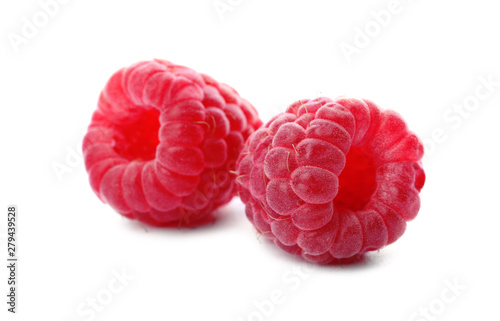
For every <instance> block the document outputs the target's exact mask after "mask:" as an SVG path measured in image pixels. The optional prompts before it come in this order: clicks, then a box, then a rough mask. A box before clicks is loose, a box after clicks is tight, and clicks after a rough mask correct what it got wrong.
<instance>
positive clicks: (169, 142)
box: [83, 60, 262, 226]
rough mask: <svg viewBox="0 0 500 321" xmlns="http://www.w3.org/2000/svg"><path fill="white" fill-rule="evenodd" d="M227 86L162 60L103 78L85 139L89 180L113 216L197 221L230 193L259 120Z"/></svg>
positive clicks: (186, 223) (155, 222) (162, 222)
mask: <svg viewBox="0 0 500 321" xmlns="http://www.w3.org/2000/svg"><path fill="white" fill-rule="evenodd" d="M261 124H262V123H261V121H260V120H259V118H258V116H257V112H256V111H255V109H254V108H253V107H252V105H250V103H248V102H247V101H246V100H244V99H242V98H240V96H239V95H238V93H237V92H236V91H235V90H234V89H232V88H231V87H229V86H227V85H225V84H221V83H218V82H216V81H215V80H213V79H212V78H210V77H209V76H207V75H204V74H199V73H197V72H195V71H194V70H191V69H189V68H186V67H183V66H178V65H174V64H172V63H170V62H167V61H160V60H155V61H146V62H140V63H137V64H135V65H133V66H130V67H128V68H124V69H121V70H120V71H118V72H117V73H115V74H114V75H113V76H112V77H111V79H110V80H109V81H108V83H107V85H106V87H105V88H104V90H103V92H102V93H101V96H100V98H99V103H98V108H97V110H96V111H95V112H94V114H93V116H92V121H91V124H90V126H89V129H88V132H87V134H86V136H85V138H84V140H83V155H84V158H85V166H86V168H87V171H88V174H89V177H90V185H91V187H92V189H93V190H94V192H95V193H96V194H97V196H98V197H99V198H100V199H101V200H102V201H103V202H105V203H108V204H109V205H110V206H111V207H112V208H114V209H115V210H116V211H117V212H118V213H120V214H122V215H123V216H126V217H128V218H131V219H138V220H140V221H142V222H145V223H148V224H151V225H156V226H172V225H184V226H195V225H199V224H203V223H206V222H209V221H211V220H212V219H213V217H212V215H211V213H212V212H213V211H214V210H215V209H216V208H218V207H219V206H221V205H224V204H226V203H227V202H229V201H230V200H231V198H232V197H233V196H234V195H235V187H234V183H233V179H232V177H230V175H231V174H230V172H231V171H232V170H234V167H235V161H236V159H237V157H238V155H239V152H240V150H241V149H242V148H243V144H244V142H245V140H246V139H247V137H248V136H249V135H250V134H251V133H252V132H253V131H254V130H255V129H257V128H258V127H259V126H260V125H261Z"/></svg>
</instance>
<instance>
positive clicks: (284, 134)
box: [236, 97, 425, 264]
mask: <svg viewBox="0 0 500 321" xmlns="http://www.w3.org/2000/svg"><path fill="white" fill-rule="evenodd" d="M422 156H423V145H422V143H421V142H420V140H419V139H418V138H417V136H416V135H415V134H414V133H412V132H410V131H409V130H408V128H407V126H406V124H405V122H404V121H403V119H402V118H401V116H399V115H398V114H397V113H395V112H393V111H389V110H386V111H382V110H381V109H380V108H379V107H377V106H376V105H375V104H374V103H372V102H370V101H368V100H358V99H350V98H343V97H341V98H338V99H336V100H331V99H329V98H318V99H314V100H303V101H298V102H295V103H293V104H292V105H291V106H290V107H289V108H288V109H287V111H286V113H282V114H280V115H277V116H276V117H274V118H273V119H272V120H271V121H270V122H269V123H267V124H266V125H265V126H263V127H261V128H260V129H258V130H257V131H256V132H254V133H253V134H252V135H251V136H250V137H249V139H248V141H247V143H246V144H245V148H244V150H243V151H242V153H241V155H240V157H239V158H238V161H237V165H236V167H237V171H238V177H237V182H238V183H239V184H238V189H239V194H240V196H241V199H242V200H243V202H244V203H245V204H246V214H247V217H248V218H249V219H250V221H251V222H252V223H253V224H254V226H255V227H256V229H257V230H258V232H260V233H262V234H263V235H264V236H266V237H268V238H269V239H271V240H273V241H274V242H275V243H276V245H278V246H279V247H281V248H282V249H284V250H285V251H287V252H290V253H292V254H296V255H300V256H302V257H303V258H305V259H306V260H309V261H312V262H315V263H322V264H326V263H331V262H333V261H337V260H340V259H347V258H351V259H352V258H354V257H360V256H361V255H362V254H364V253H365V252H368V251H374V250H377V249H380V248H381V247H383V246H385V245H388V244H390V243H393V242H394V241H396V240H397V239H398V238H399V237H400V236H401V235H402V234H403V232H404V231H405V228H406V222H407V221H410V220H412V219H413V218H415V216H416V215H417V212H418V210H419V208H420V199H419V192H420V190H421V189H422V187H423V185H424V181H425V174H424V171H423V169H422V164H421V159H422Z"/></svg>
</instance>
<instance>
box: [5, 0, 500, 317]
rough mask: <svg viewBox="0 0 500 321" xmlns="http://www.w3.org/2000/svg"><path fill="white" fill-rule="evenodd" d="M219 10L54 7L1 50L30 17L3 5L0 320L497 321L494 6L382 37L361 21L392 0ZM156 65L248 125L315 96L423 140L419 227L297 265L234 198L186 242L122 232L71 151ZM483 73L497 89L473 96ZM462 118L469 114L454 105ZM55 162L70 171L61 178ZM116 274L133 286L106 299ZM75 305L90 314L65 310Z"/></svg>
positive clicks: (117, 4)
mask: <svg viewBox="0 0 500 321" xmlns="http://www.w3.org/2000/svg"><path fill="white" fill-rule="evenodd" d="M43 1H45V2H46V1H48V0H43ZM221 2H222V3H232V6H231V10H230V11H226V12H224V13H223V14H222V16H221V15H219V13H218V12H217V10H216V9H215V7H214V1H213V0H199V1H153V0H142V1H123V0H122V1H118V0H113V1H88V0H87V1H81V0H72V1H71V0H70V1H67V4H64V5H62V4H61V5H59V10H58V11H57V12H56V13H55V14H54V15H53V17H50V18H49V19H48V20H47V21H45V24H46V25H45V26H43V27H41V28H40V30H39V31H38V33H37V34H36V35H29V36H31V38H29V39H28V38H26V40H25V42H26V43H22V44H20V45H19V46H15V45H13V44H12V43H11V41H10V40H9V37H10V38H12V37H14V36H13V34H16V35H17V36H19V37H22V36H23V34H22V28H23V26H24V24H25V21H24V20H23V17H26V19H28V20H29V21H32V20H33V16H34V15H35V16H37V15H38V18H40V15H39V13H40V12H41V10H42V9H41V7H40V5H39V4H38V2H37V1H34V0H29V1H5V0H2V2H1V4H0V21H1V30H0V36H1V40H0V52H1V59H0V106H1V107H0V141H1V145H0V157H1V158H0V159H1V160H0V161H1V168H0V173H1V176H0V181H1V185H0V191H1V193H0V195H1V202H0V208H1V211H2V213H5V214H2V216H1V217H2V219H1V222H0V228H1V234H0V236H1V237H2V239H1V246H0V250H1V254H0V256H1V257H2V260H5V259H4V257H5V256H6V239H5V231H6V212H7V206H8V205H10V204H16V205H17V206H18V210H19V217H18V224H19V230H18V238H19V242H18V249H19V253H18V254H19V262H18V264H19V269H18V277H19V292H18V314H17V315H15V316H12V315H11V314H8V313H7V312H6V310H7V305H6V304H4V302H6V299H7V298H6V295H7V269H6V268H5V267H3V268H2V269H1V271H0V284H1V285H0V293H1V298H2V299H0V309H1V312H0V315H2V316H1V317H0V319H2V320H53V321H70V320H91V319H95V320H318V321H320V320H385V321H392V320H394V321H396V320H498V318H499V317H500V312H499V310H498V302H499V299H500V294H499V286H500V277H499V275H498V271H500V260H499V259H498V256H499V255H498V244H500V242H499V241H500V233H499V231H498V229H499V223H500V215H499V214H500V213H499V209H498V208H499V207H498V203H497V202H498V200H499V198H500V187H499V186H500V185H499V181H500V169H499V163H500V155H499V152H498V150H499V147H498V146H499V145H498V138H499V137H500V135H499V134H500V126H499V119H500V110H499V108H498V107H499V106H498V105H499V102H500V86H499V85H500V84H498V82H500V62H499V61H500V45H499V41H500V37H499V34H498V31H499V30H500V19H499V16H498V14H499V12H500V11H499V7H498V6H496V2H494V1H490V0H474V1H452V0H442V1H431V0H414V1H410V0H401V1H400V2H399V6H397V10H396V11H397V13H394V14H391V16H390V21H388V22H386V23H385V24H386V25H385V26H382V27H380V24H378V26H379V29H380V30H377V22H376V21H377V20H376V19H375V17H374V16H373V15H372V14H371V12H380V10H387V8H388V7H390V6H391V5H390V1H389V0H375V1H373V0H372V1H368V0H363V1H310V0H308V1H285V0H281V1H278V0H273V1H269V0H268V1H264V0H261V1H258V0H242V1H239V0H232V1H231V0H222V1H221ZM391 8H392V7H391ZM393 11H394V10H393ZM221 17H222V18H221ZM385 18H386V21H387V20H388V18H387V17H385ZM40 21H41V23H44V21H43V16H41V20H40ZM40 21H39V22H40ZM365 27H369V28H371V29H369V31H368V32H369V33H370V34H371V36H369V38H368V40H367V39H364V43H361V45H362V47H363V48H359V47H358V49H356V50H357V51H356V53H353V54H352V55H349V56H348V57H346V55H344V54H343V52H342V49H341V46H342V45H343V46H346V44H350V45H352V46H354V41H355V39H357V40H358V43H357V44H358V45H360V43H359V41H360V39H361V38H360V37H362V36H361V35H360V31H358V30H365ZM357 28H359V29H357ZM362 32H365V31H362ZM358 38H359V39H358ZM16 49H18V50H16ZM153 58H162V59H167V60H170V61H172V62H174V63H177V64H183V65H186V66H189V67H191V68H193V69H195V70H198V71H200V72H203V73H206V74H209V75H211V76H212V77H214V78H215V79H217V80H219V81H222V82H225V83H228V84H230V85H231V86H233V87H235V88H236V89H237V90H238V91H239V92H240V94H241V95H242V96H243V97H245V98H247V99H248V100H249V101H250V102H252V104H254V105H255V107H256V108H257V109H258V110H259V112H260V114H261V116H262V118H263V120H265V121H267V120H269V119H270V118H271V116H272V115H274V114H275V113H278V112H280V111H284V110H285V108H286V106H287V105H288V104H290V103H292V102H293V101H295V100H297V99H302V98H315V97H317V96H319V95H325V96H330V97H332V98H335V97H336V96H339V95H349V96H353V97H360V98H368V99H371V100H373V101H374V102H376V103H377V104H379V105H380V106H381V107H382V108H386V109H394V110H396V111H398V112H399V113H401V114H402V115H403V117H404V118H405V119H406V120H407V122H408V124H409V126H410V128H411V129H412V130H414V131H415V132H416V133H417V134H418V135H419V136H420V137H421V138H422V139H423V140H426V147H427V155H426V158H425V162H424V168H425V170H426V174H427V183H426V185H425V187H424V189H423V191H422V194H421V197H422V208H421V211H420V213H419V215H418V216H417V218H416V219H415V220H414V221H413V222H410V223H409V224H408V229H407V232H406V234H405V235H404V236H403V237H402V238H401V239H400V240H399V241H398V242H396V243H395V244H393V245H390V246H389V247H387V248H385V249H382V250H380V251H378V252H375V253H372V254H369V255H367V257H366V260H365V262H364V263H362V264H358V265H354V266H339V267H313V268H311V267H310V266H308V265H306V264H304V263H303V262H301V261H299V260H297V259H296V258H294V257H293V256H290V255H288V254H285V253H284V252H282V251H280V250H278V249H277V248H275V247H274V246H272V245H271V244H269V243H267V242H266V241H265V240H263V238H258V237H257V235H256V232H255V230H254V228H253V227H252V226H251V224H250V223H249V222H248V221H247V219H246V217H245V215H244V209H243V205H242V204H241V202H240V201H239V200H236V199H235V200H234V201H233V202H232V203H231V204H230V205H229V206H226V207H225V208H223V209H221V210H220V211H219V214H220V215H221V219H220V221H219V222H217V224H215V225H213V226H209V227H205V228H201V229H195V230H176V229H174V230H172V229H154V228H150V227H145V226H143V225H140V224H138V223H136V222H132V221H129V220H126V219H124V218H121V217H120V216H119V215H117V214H116V213H115V212H113V210H112V209H111V208H110V207H108V206H107V205H105V204H102V203H101V202H100V201H99V200H98V199H97V197H96V196H95V195H94V194H93V193H92V191H91V189H90V186H89V184H88V181H87V174H86V172H85V169H84V167H83V165H82V163H81V158H78V157H75V156H74V155H73V151H78V152H79V151H80V145H81V139H82V137H83V134H84V132H85V129H86V126H87V125H88V123H89V121H90V117H91V114H92V112H93V111H94V109H95V108H96V102H97V98H98V95H99V92H100V90H101V89H102V88H103V86H104V84H105V83H106V81H107V79H108V78H109V77H110V76H111V74H112V73H113V72H115V71H116V70H118V69H119V68H121V67H124V66H128V65H130V64H132V63H135V62H137V61H141V60H149V59H153ZM348 58H349V59H348ZM348 60H350V62H348ZM488 78H491V79H490V80H491V81H493V82H497V83H496V85H493V86H491V88H489V89H490V91H488V90H487V88H486V87H484V85H483V84H482V81H483V82H484V81H487V79H488ZM481 79H482V80H481ZM476 89H477V90H478V92H476ZM476 94H479V96H480V98H479V99H478V98H477V97H476V96H475V95H476ZM476 102H477V105H475V103H476ZM464 103H465V104H466V105H467V106H468V107H469V109H474V110H473V111H466V109H463V108H464V107H460V106H458V107H454V106H456V105H457V104H464ZM452 108H457V109H456V110H454V109H452ZM459 110H465V111H466V112H462V114H459V113H458V111H459ZM445 117H447V118H445ZM54 164H62V165H65V166H68V168H69V171H67V172H65V173H64V174H62V176H61V175H59V176H60V177H59V178H61V179H59V178H58V175H57V174H56V172H55V171H54V169H53V166H54ZM3 262H6V261H3ZM5 265H6V263H5V264H4V263H1V266H5ZM123 270H124V271H125V273H126V274H127V275H130V276H131V277H133V280H129V281H125V282H123V283H125V285H124V286H121V287H119V291H115V292H118V293H116V294H113V296H112V297H111V298H108V297H107V296H106V294H107V293H108V294H109V292H107V291H108V290H107V289H108V286H109V284H110V282H111V284H113V285H115V287H118V285H120V283H116V284H114V283H113V282H114V279H115V278H116V276H115V273H122V272H123ZM450 283H458V284H459V285H458V287H457V288H456V289H451V290H450V289H449V288H450V285H449V284H450ZM276 293H282V296H281V299H280V300H279V303H278V304H273V306H272V307H271V306H269V304H268V303H269V302H267V301H266V300H269V299H270V297H271V296H273V295H275V294H276ZM443 294H444V297H442V295H443ZM92 297H100V299H101V300H104V301H105V303H106V304H102V302H101V303H99V302H100V301H99V300H98V301H97V302H98V304H100V305H103V307H102V310H101V309H100V310H101V311H97V312H95V316H94V318H90V317H89V314H83V315H81V314H79V312H78V309H82V310H83V311H86V312H87V313H88V312H89V310H90V307H89V306H88V305H86V304H87V302H88V301H87V300H88V298H92ZM107 301H109V302H107ZM255 302H257V303H262V302H264V305H265V306H266V309H267V311H265V312H266V313H265V314H266V315H265V316H264V315H263V313H262V312H259V310H258V309H257V307H256V305H255ZM266 302H267V304H266ZM82 310H81V311H80V312H82ZM425 311H427V312H425ZM238 318H241V319H238Z"/></svg>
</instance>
